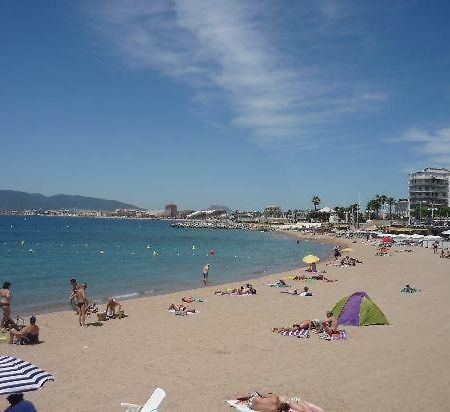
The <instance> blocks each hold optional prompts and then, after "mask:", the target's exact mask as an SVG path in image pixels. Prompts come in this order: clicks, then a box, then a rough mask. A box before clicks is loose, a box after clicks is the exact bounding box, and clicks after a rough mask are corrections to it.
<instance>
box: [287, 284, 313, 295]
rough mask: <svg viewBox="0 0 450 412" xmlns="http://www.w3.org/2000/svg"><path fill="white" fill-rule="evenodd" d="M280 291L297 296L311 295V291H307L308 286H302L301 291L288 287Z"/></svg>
mask: <svg viewBox="0 0 450 412" xmlns="http://www.w3.org/2000/svg"><path fill="white" fill-rule="evenodd" d="M281 293H287V294H289V295H298V296H313V293H312V292H310V291H309V287H308V286H304V287H303V291H302V292H300V291H299V290H298V289H288V290H282V291H281Z"/></svg>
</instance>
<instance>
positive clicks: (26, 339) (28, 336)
mask: <svg viewBox="0 0 450 412" xmlns="http://www.w3.org/2000/svg"><path fill="white" fill-rule="evenodd" d="M38 342H39V326H38V325H36V317H35V316H31V318H30V324H29V325H28V326H25V327H24V328H23V329H21V330H19V331H17V330H13V329H12V330H10V332H9V343H16V344H18V345H33V344H35V343H38Z"/></svg>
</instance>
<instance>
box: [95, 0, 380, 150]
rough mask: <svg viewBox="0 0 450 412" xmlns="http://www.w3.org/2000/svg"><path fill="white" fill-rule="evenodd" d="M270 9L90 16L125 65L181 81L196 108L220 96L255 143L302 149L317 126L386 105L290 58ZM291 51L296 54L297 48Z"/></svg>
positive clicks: (100, 11) (145, 10) (176, 9)
mask: <svg viewBox="0 0 450 412" xmlns="http://www.w3.org/2000/svg"><path fill="white" fill-rule="evenodd" d="M91 4H92V3H89V5H91ZM271 7H272V6H271V5H269V3H267V2H243V1H233V0H227V1H217V2H211V1H206V0H190V1H183V0H172V1H165V0H162V1H159V0H155V1H151V2H144V1H133V0H129V1H128V0H113V1H106V2H100V3H98V6H97V7H96V8H95V9H94V10H92V9H91V10H90V13H91V16H92V17H93V18H92V25H93V27H95V29H96V30H98V31H99V32H100V33H101V34H102V36H103V37H104V38H105V39H106V40H107V41H109V42H110V44H112V45H113V46H114V48H115V49H116V50H118V51H119V54H120V56H121V57H122V58H123V59H124V60H125V61H126V63H127V64H129V65H130V66H132V67H135V68H140V69H151V70H156V71H158V72H160V73H161V74H163V75H165V76H168V77H170V78H173V79H176V80H177V81H180V82H182V83H183V84H185V85H187V86H189V87H191V88H192V90H193V94H194V96H193V97H196V101H197V102H198V101H204V100H205V96H208V95H209V94H211V93H221V94H222V95H223V96H222V97H223V99H222V101H224V102H226V104H227V108H229V109H230V111H231V113H232V118H231V124H232V125H233V126H235V127H239V128H244V129H246V130H249V131H250V133H251V135H252V137H253V139H254V140H256V141H258V142H260V143H261V142H262V143H265V142H272V141H279V140H284V139H292V138H297V139H299V140H301V141H304V142H305V143H308V140H312V139H315V138H317V133H316V130H317V127H318V126H321V127H323V126H324V125H326V124H328V125H332V124H333V122H335V121H338V120H339V119H340V118H341V117H342V116H345V115H349V114H351V113H357V112H362V111H367V110H373V109H374V108H377V107H379V106H380V104H381V103H382V102H383V101H384V100H385V99H386V97H387V96H386V95H385V94H383V93H381V92H379V91H377V90H373V89H372V88H371V87H368V86H367V85H366V84H364V85H363V84H361V83H359V84H358V83H357V82H355V83H354V84H353V83H350V82H348V81H347V82H346V81H345V80H344V79H341V78H339V76H336V75H333V76H330V75H329V73H330V72H332V70H331V71H330V67H327V68H326V69H324V68H321V67H320V66H318V65H313V64H311V63H308V62H307V60H308V58H307V56H304V57H303V58H301V57H298V56H296V57H293V56H291V55H290V54H289V51H288V50H289V47H284V46H285V45H284V44H282V45H280V43H279V41H280V39H279V38H277V36H276V30H275V28H274V27H273V26H272V25H271V24H270V22H269V21H270V19H269V18H268V16H270V14H271V12H272V13H273V15H276V12H277V10H269V11H268V10H267V8H269V9H270V8H271ZM343 13H344V12H343V6H342V5H340V3H337V2H335V1H328V2H321V7H320V8H319V9H317V10H316V18H318V19H323V20H324V21H325V20H330V19H337V18H339V17H340V16H342V15H343ZM299 15H300V16H301V13H300V14H299ZM278 18H279V17H278ZM300 24H301V22H300ZM309 34H311V33H309ZM309 40H310V38H309V39H308V41H309ZM291 47H292V45H291ZM295 47H299V48H300V49H301V47H302V44H301V42H300V43H299V44H298V45H296V46H295ZM305 49H306V46H305ZM300 51H301V50H300ZM299 55H300V56H301V52H300V53H299ZM199 96H201V97H200V98H199Z"/></svg>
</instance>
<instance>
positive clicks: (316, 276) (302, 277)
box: [292, 273, 337, 282]
mask: <svg viewBox="0 0 450 412" xmlns="http://www.w3.org/2000/svg"><path fill="white" fill-rule="evenodd" d="M311 279H314V280H323V281H325V282H337V279H328V278H326V277H325V276H324V275H323V273H318V274H316V275H312V276H305V275H303V274H302V275H296V276H294V277H293V278H292V280H311Z"/></svg>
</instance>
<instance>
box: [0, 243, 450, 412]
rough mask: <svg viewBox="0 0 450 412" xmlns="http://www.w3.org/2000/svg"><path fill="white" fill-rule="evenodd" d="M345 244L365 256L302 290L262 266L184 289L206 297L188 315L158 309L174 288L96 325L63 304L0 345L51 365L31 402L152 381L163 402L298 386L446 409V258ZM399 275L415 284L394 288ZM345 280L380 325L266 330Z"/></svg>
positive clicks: (359, 400) (110, 402)
mask: <svg viewBox="0 0 450 412" xmlns="http://www.w3.org/2000/svg"><path fill="white" fill-rule="evenodd" d="M352 247H354V248H355V253H353V255H354V256H358V257H361V258H362V259H363V260H364V262H365V263H364V264H363V265H359V266H357V267H356V268H335V267H328V266H326V267H325V266H324V265H320V266H319V269H323V268H326V270H327V276H329V277H332V278H337V279H339V281H338V282H335V283H324V282H315V283H313V284H312V285H311V288H312V289H313V291H314V292H315V293H316V296H315V297H312V298H302V297H296V296H289V295H284V294H281V293H280V291H279V290H278V289H274V288H269V287H266V286H264V283H265V282H267V281H268V280H269V279H270V280H275V279H277V278H279V277H280V276H270V277H268V278H261V279H257V280H255V281H253V284H254V285H255V286H256V287H257V289H258V294H257V295H256V296H252V297H231V296H215V295H213V294H212V291H213V290H214V288H215V287H210V288H204V289H197V290H194V291H189V292H185V293H184V294H192V295H194V296H202V297H204V298H206V300H207V302H206V303H197V304H196V305H195V307H196V308H198V309H200V311H201V313H200V314H198V315H193V316H189V317H178V316H174V315H172V314H169V313H167V312H166V311H165V307H166V306H167V305H168V303H170V302H172V301H176V300H179V299H180V297H181V296H182V295H183V293H174V294H169V295H163V296H155V297H149V298H143V299H136V300H132V301H127V302H126V303H125V305H126V310H127V312H128V313H129V314H130V316H129V317H128V318H126V319H122V320H114V321H108V322H105V323H104V324H103V326H99V327H95V326H91V327H88V328H86V329H81V328H79V327H78V326H77V319H76V317H75V316H74V314H73V313H70V312H60V313H53V314H48V315H42V316H40V317H39V319H38V322H39V324H40V326H41V329H42V339H43V340H45V342H44V343H42V344H41V345H38V346H35V347H27V346H15V345H7V344H2V345H0V348H1V352H2V353H5V352H6V353H8V354H11V355H15V356H17V357H20V358H23V359H26V360H29V361H31V362H34V363H36V364H37V365H39V366H41V367H42V368H44V369H46V370H48V371H50V372H52V373H53V374H54V375H55V376H56V377H57V380H56V381H55V382H50V383H48V384H47V385H46V386H45V387H44V388H43V389H41V390H40V391H37V392H34V393H30V394H29V395H27V396H28V398H29V399H30V400H32V401H33V402H35V404H36V405H37V407H38V410H39V411H67V412H69V411H119V410H120V407H119V404H120V402H121V401H131V402H135V403H142V402H144V401H145V400H146V399H147V397H148V396H149V395H150V394H151V392H152V391H153V389H154V388H155V387H156V386H161V387H162V388H164V389H165V390H166V391H167V393H168V396H167V398H166V401H165V402H164V404H163V408H162V410H163V411H221V410H227V409H228V408H227V407H226V406H225V405H224V402H223V400H224V399H227V398H229V397H231V396H232V395H233V394H234V393H235V392H238V391H247V390H253V389H259V390H263V391H265V390H270V391H272V392H278V393H282V394H288V395H289V394H296V395H300V396H301V397H302V398H305V399H307V400H310V401H312V402H314V403H317V404H318V405H321V406H322V407H323V408H325V409H326V410H327V411H386V410H392V411H419V410H420V411H421V410H430V411H431V410H432V411H447V410H450V391H449V390H448V388H449V387H450V372H449V370H450V354H449V350H448V345H449V343H450V323H449V321H448V315H449V312H450V311H449V308H450V300H449V297H450V260H447V259H439V258H438V257H437V255H434V256H433V254H432V252H431V250H428V249H422V248H414V252H413V253H394V254H393V256H390V257H376V256H374V248H373V247H372V246H363V245H360V243H359V242H358V244H353V245H352ZM295 272H298V271H295ZM211 275H212V276H211V277H212V278H213V277H214V275H213V272H212V273H211ZM283 276H284V275H283ZM405 283H410V284H412V285H414V286H416V287H418V288H421V289H422V290H423V292H422V293H420V294H417V295H408V296H403V295H401V294H400V293H399V289H400V288H401V287H402V286H404V285H405ZM295 284H296V285H297V286H299V287H300V286H301V285H302V283H301V282H296V283H295ZM356 290H364V291H366V292H367V293H368V294H369V295H370V296H371V297H372V298H373V300H374V301H375V302H376V303H377V304H378V305H379V307H380V308H381V309H382V310H383V311H384V313H385V314H386V316H387V317H388V319H389V321H390V322H391V325H390V326H372V327H363V328H355V327H346V329H347V331H348V333H349V339H348V340H347V341H336V342H326V341H321V340H319V339H318V338H317V336H316V335H313V336H312V337H311V338H310V339H307V340H300V339H295V338H289V337H282V336H279V335H276V334H274V333H272V332H271V329H272V327H274V326H283V325H289V324H292V323H293V322H296V321H299V320H302V319H311V318H317V317H324V312H325V311H326V310H327V309H329V308H331V307H332V306H333V305H334V303H336V302H337V301H338V300H339V299H340V298H341V297H343V296H345V295H348V294H350V293H351V292H353V291H356ZM3 406H5V401H4V400H1V401H0V407H3ZM230 410H231V409H230Z"/></svg>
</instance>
